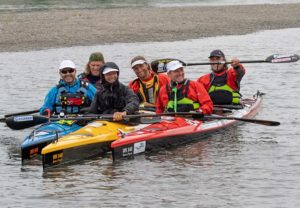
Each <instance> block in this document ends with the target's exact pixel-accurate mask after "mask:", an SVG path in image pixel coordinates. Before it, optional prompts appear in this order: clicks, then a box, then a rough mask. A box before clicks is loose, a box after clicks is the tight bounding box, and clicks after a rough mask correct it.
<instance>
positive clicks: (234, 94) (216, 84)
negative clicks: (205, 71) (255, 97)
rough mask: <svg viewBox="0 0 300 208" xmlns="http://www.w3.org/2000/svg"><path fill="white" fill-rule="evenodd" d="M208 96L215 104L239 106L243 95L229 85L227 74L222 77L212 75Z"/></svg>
mask: <svg viewBox="0 0 300 208" xmlns="http://www.w3.org/2000/svg"><path fill="white" fill-rule="evenodd" d="M208 94H209V96H210V98H211V100H212V101H213V103H214V104H221V105H222V104H239V103H240V98H241V94H240V93H239V92H238V91H236V90H233V89H232V88H231V87H230V86H229V85H228V80H227V72H226V73H224V74H223V75H221V76H217V77H216V76H215V75H214V74H213V73H211V74H210V87H209V90H208Z"/></svg>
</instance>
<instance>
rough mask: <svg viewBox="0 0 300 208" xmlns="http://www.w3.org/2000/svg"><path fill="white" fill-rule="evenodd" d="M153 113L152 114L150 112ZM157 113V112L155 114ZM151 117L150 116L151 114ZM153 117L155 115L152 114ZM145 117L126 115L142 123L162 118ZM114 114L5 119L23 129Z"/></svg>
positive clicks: (9, 123)
mask: <svg viewBox="0 0 300 208" xmlns="http://www.w3.org/2000/svg"><path fill="white" fill-rule="evenodd" d="M149 115H151V114H149ZM153 115H155V114H153ZM149 117H150V116H149ZM152 117H153V116H152ZM142 118H143V117H141V116H139V117H130V116H125V119H129V121H130V122H131V123H141V124H152V123H156V122H159V121H160V119H159V118H158V117H157V116H156V118H153V119H142ZM112 119H113V116H112V115H110V114H109V115H97V114H90V115H78V116H65V117H62V118H60V117H58V116H54V117H50V118H49V117H46V116H40V115H30V116H11V117H8V118H6V119H5V123H6V125H7V126H8V127H9V128H11V129H13V130H21V129H26V128H30V127H33V126H36V125H39V124H43V123H47V122H51V121H60V120H76V121H79V120H86V121H89V120H104V121H113V120H112Z"/></svg>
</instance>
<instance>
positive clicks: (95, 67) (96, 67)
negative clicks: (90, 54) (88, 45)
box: [89, 61, 104, 76]
mask: <svg viewBox="0 0 300 208" xmlns="http://www.w3.org/2000/svg"><path fill="white" fill-rule="evenodd" d="M103 65H104V63H103V62H102V61H91V62H90V63H89V67H90V70H91V74H92V75H93V76H100V67H101V66H103Z"/></svg>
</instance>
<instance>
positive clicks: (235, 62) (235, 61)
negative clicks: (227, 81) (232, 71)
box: [231, 58, 240, 68]
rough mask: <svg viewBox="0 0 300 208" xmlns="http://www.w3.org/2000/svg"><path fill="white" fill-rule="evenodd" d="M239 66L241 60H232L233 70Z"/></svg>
mask: <svg viewBox="0 0 300 208" xmlns="http://www.w3.org/2000/svg"><path fill="white" fill-rule="evenodd" d="M239 65H240V60H239V59H237V58H233V59H231V66H232V67H233V68H236V67H238V66H239Z"/></svg>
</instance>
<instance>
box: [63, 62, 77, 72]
mask: <svg viewBox="0 0 300 208" xmlns="http://www.w3.org/2000/svg"><path fill="white" fill-rule="evenodd" d="M64 68H72V69H76V66H75V64H74V62H73V61H71V60H63V61H62V62H61V63H60V65H59V70H62V69H64Z"/></svg>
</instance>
